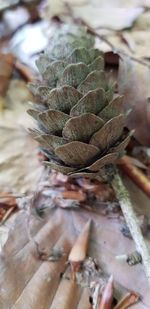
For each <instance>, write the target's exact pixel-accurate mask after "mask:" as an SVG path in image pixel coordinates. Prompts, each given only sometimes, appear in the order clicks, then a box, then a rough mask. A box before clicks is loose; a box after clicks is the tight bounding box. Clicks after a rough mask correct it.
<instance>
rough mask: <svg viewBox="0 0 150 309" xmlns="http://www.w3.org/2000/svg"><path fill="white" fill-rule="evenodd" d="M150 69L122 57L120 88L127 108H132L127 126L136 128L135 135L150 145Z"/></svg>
mask: <svg viewBox="0 0 150 309" xmlns="http://www.w3.org/2000/svg"><path fill="white" fill-rule="evenodd" d="M149 83H150V69H149V67H147V66H144V65H142V64H139V63H135V62H133V61H131V60H130V59H129V58H127V57H124V58H121V59H120V65H119V76H118V88H119V93H120V94H123V95H124V106H125V109H126V110H128V109H129V108H131V109H132V111H131V113H130V114H129V116H128V120H127V126H128V127H129V128H130V129H135V137H136V138H137V139H138V141H139V142H140V143H142V144H144V145H146V146H150V135H149V128H150V103H149V98H150V88H149Z"/></svg>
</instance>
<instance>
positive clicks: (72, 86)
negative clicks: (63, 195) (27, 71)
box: [28, 26, 130, 177]
mask: <svg viewBox="0 0 150 309" xmlns="http://www.w3.org/2000/svg"><path fill="white" fill-rule="evenodd" d="M93 45H94V39H93V36H91V35H89V34H87V33H86V30H85V29H84V28H80V27H75V26H69V27H68V26H65V27H63V28H62V30H59V31H58V33H56V34H55V36H54V37H53V38H52V40H51V44H50V48H48V49H47V50H46V52H45V53H44V54H42V55H41V56H40V57H39V59H38V60H37V62H36V64H37V67H38V69H39V71H40V73H41V76H42V80H41V81H39V82H37V83H36V84H30V89H31V91H32V93H33V94H34V95H35V97H36V103H33V104H34V107H35V109H29V110H28V113H29V114H30V115H31V116H32V117H34V118H35V119H36V121H37V124H38V129H35V130H30V132H31V133H32V135H33V136H34V138H35V139H36V140H37V141H39V142H40V144H41V145H42V147H43V148H44V151H45V153H46V155H47V157H48V158H49V160H50V161H49V162H46V164H47V165H49V166H50V168H52V169H54V170H57V171H60V172H62V173H65V174H70V175H72V176H74V175H82V176H88V177H95V176H96V175H97V174H99V173H100V170H101V169H102V168H103V167H104V166H107V165H109V164H112V163H114V162H115V161H116V160H117V158H118V157H119V156H120V154H121V153H122V152H123V150H124V148H125V147H126V146H127V144H128V142H129V139H130V134H128V135H127V134H126V135H125V134H124V133H123V128H124V123H125V117H126V115H125V114H123V107H122V96H116V97H115V98H114V99H113V92H114V86H113V85H112V84H110V83H108V82H107V79H106V76H105V72H104V59H103V55H102V53H101V52H100V51H99V50H98V49H94V48H93Z"/></svg>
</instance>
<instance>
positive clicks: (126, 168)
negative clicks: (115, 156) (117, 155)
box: [118, 156, 150, 197]
mask: <svg viewBox="0 0 150 309" xmlns="http://www.w3.org/2000/svg"><path fill="white" fill-rule="evenodd" d="M118 166H119V168H120V169H121V170H122V171H123V172H124V173H125V174H126V175H127V176H128V177H129V178H131V179H132V181H133V182H134V183H135V184H136V185H137V186H138V187H139V188H140V189H141V190H142V191H143V192H144V193H145V194H146V195H147V196H148V197H150V181H149V179H148V177H146V175H144V173H143V172H142V171H141V170H140V169H139V168H138V167H136V166H134V165H133V164H131V162H130V161H129V160H128V157H127V156H123V157H122V158H121V159H120V160H119V161H118Z"/></svg>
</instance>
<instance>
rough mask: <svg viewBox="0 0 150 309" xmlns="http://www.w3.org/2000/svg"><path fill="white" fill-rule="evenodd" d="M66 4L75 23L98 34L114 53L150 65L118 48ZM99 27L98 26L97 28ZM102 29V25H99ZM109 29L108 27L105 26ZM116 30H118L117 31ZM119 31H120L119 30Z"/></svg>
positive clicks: (95, 34)
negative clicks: (78, 16) (77, 16)
mask: <svg viewBox="0 0 150 309" xmlns="http://www.w3.org/2000/svg"><path fill="white" fill-rule="evenodd" d="M65 6H66V8H67V10H68V14H69V15H70V16H71V17H72V19H73V21H74V22H75V23H80V24H81V25H83V26H85V27H86V28H87V30H88V32H89V33H91V34H93V35H94V36H97V37H98V38H99V39H100V40H101V41H103V42H105V43H106V44H107V45H108V46H109V47H110V48H111V49H112V51H113V52H114V53H117V54H119V55H120V56H121V55H122V56H126V57H128V58H130V59H131V60H133V61H135V62H138V63H140V64H142V65H144V66H147V67H150V65H149V64H148V63H147V62H146V61H143V60H142V59H138V58H136V57H134V56H132V55H129V54H128V53H126V52H125V51H124V50H122V49H119V48H116V47H115V46H114V45H113V44H112V43H111V42H110V41H109V40H108V39H107V38H106V36H105V35H102V34H99V33H98V32H97V31H96V30H95V29H94V28H92V27H90V26H89V25H88V24H87V23H86V22H85V21H84V20H82V19H81V18H75V17H74V15H73V10H72V8H71V6H70V5H69V4H68V3H65ZM103 28H104V27H101V29H103ZM97 29H98V28H97ZM99 29H100V27H99ZM105 29H107V28H105ZM108 29H109V30H112V29H110V28H108ZM115 32H116V31H115ZM118 32H119V31H118Z"/></svg>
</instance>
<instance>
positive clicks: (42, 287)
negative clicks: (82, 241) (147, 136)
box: [0, 190, 150, 309]
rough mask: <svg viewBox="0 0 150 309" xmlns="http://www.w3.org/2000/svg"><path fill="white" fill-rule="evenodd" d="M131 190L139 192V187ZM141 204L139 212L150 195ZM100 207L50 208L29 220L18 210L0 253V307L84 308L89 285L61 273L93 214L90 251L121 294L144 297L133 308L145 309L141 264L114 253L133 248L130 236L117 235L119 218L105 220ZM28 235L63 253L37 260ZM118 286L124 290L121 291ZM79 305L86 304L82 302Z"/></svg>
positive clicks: (147, 299)
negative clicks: (53, 258)
mask: <svg viewBox="0 0 150 309" xmlns="http://www.w3.org/2000/svg"><path fill="white" fill-rule="evenodd" d="M135 192H136V194H137V190H135ZM133 193H134V190H132V194H133ZM139 194H140V192H139ZM46 201H47V202H46ZM138 202H139V208H141V202H140V196H137V198H136V202H135V205H137V204H138ZM35 203H36V205H37V204H40V205H41V204H42V203H47V204H49V198H48V197H47V198H46V197H44V196H43V195H39V196H38V199H37V200H36V202H35ZM144 203H145V205H144ZM142 205H143V207H142V212H144V209H145V208H146V207H147V210H148V211H149V200H146V199H145V200H143V201H142ZM99 212H100V211H99V208H97V212H94V213H93V212H89V211H86V210H83V209H80V208H79V209H78V210H69V211H68V210H64V209H62V208H53V209H49V212H47V213H46V215H45V216H44V217H43V218H42V219H41V218H39V217H38V216H37V215H35V214H34V212H33V213H32V214H31V216H30V220H29V215H28V214H27V213H26V212H25V211H24V210H22V211H20V212H19V213H18V215H17V217H16V221H15V223H14V225H13V226H12V229H11V231H10V233H9V238H8V241H7V243H6V244H5V246H4V250H3V256H2V257H1V263H0V287H1V289H0V308H2V309H8V308H15V309H20V308H24V307H25V308H31V307H32V309H34V308H40V309H42V308H43V309H48V308H57V309H66V308H68V309H70V308H74V309H75V308H82V309H83V308H88V306H87V305H89V306H90V304H89V296H88V293H86V291H87V287H86V290H85V289H84V287H83V286H82V287H80V286H79V285H76V284H75V283H73V282H72V281H70V280H68V279H67V278H65V276H63V278H62V276H60V275H61V274H62V272H64V271H65V270H66V267H67V266H66V264H65V262H66V261H67V259H68V255H69V252H70V250H71V248H72V247H73V244H74V242H75V240H76V239H77V236H78V235H79V234H80V232H81V231H82V229H83V227H84V226H85V223H86V222H87V221H88V220H89V218H90V219H92V229H91V232H90V240H89V248H88V252H87V254H88V256H90V257H92V258H95V259H96V260H97V262H98V264H99V265H100V267H101V269H102V270H103V271H104V272H106V273H107V274H113V277H114V287H115V288H116V287H117V290H118V291H119V294H120V296H119V299H120V297H122V296H123V295H124V292H125V293H126V292H127V290H128V289H129V290H134V291H135V292H137V293H139V294H140V295H141V296H143V299H142V302H140V303H139V304H137V305H135V306H134V309H146V308H148V306H149V303H150V294H149V287H148V284H147V280H146V278H145V274H144V271H143V267H142V265H136V266H134V267H130V266H129V265H128V264H127V263H123V262H122V263H121V262H119V261H117V260H116V258H115V257H116V255H120V254H124V253H128V252H132V251H133V250H134V249H135V247H134V243H133V241H132V240H129V239H127V238H125V237H124V236H123V235H122V234H121V232H120V219H119V218H118V219H113V218H112V219H108V218H107V217H104V216H101V215H100V214H99ZM27 222H28V224H27ZM29 227H30V241H29V238H28V237H29V235H28V233H29V230H28V229H29ZM31 235H32V237H34V240H35V241H36V242H37V243H38V244H39V247H40V248H41V250H42V249H45V251H47V252H48V251H50V250H52V249H53V250H62V251H63V252H64V255H63V256H62V257H60V259H58V260H57V261H53V262H52V261H41V260H39V258H38V256H37V251H36V246H35V243H34V242H33V240H32V238H31ZM116 282H118V283H119V285H116ZM120 285H121V286H124V288H125V290H124V289H122V288H121V287H120ZM126 289H127V290H126ZM121 291H124V292H123V294H122V292H121ZM79 304H80V307H79ZM82 304H86V306H85V307H84V306H83V307H82Z"/></svg>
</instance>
